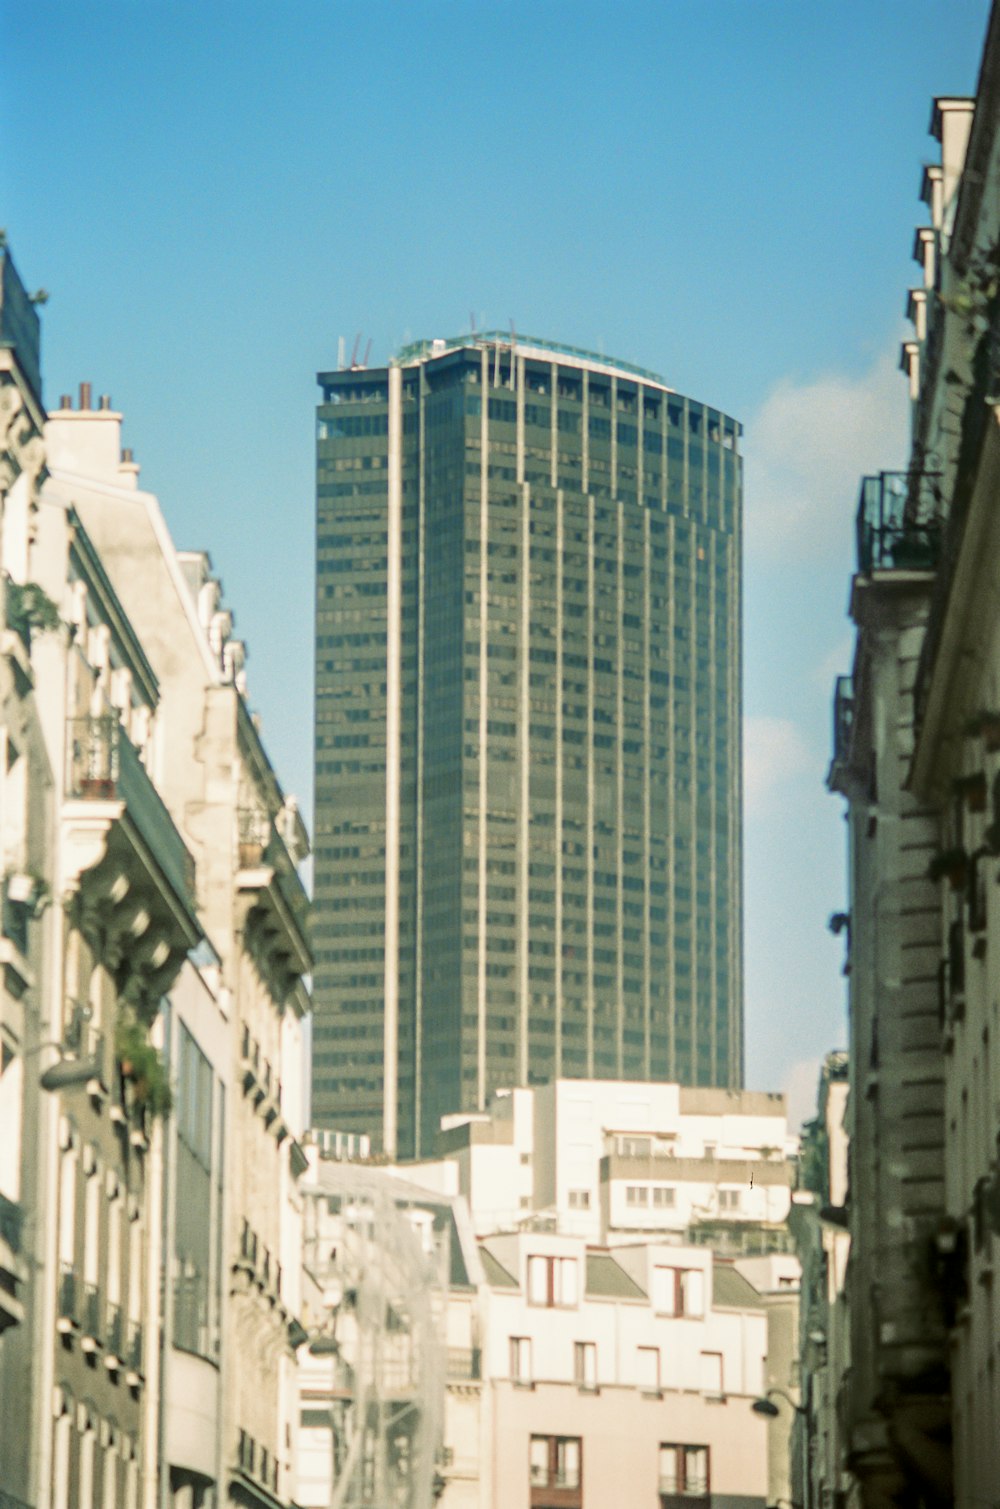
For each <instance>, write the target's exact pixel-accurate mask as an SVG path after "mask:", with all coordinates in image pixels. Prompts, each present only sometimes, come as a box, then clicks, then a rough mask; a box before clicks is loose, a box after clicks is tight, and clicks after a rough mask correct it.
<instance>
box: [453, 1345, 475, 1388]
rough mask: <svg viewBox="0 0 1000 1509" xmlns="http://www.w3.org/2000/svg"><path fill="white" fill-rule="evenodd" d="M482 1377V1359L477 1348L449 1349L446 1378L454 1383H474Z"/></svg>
mask: <svg viewBox="0 0 1000 1509" xmlns="http://www.w3.org/2000/svg"><path fill="white" fill-rule="evenodd" d="M482 1376H483V1358H482V1352H481V1350H480V1348H479V1347H449V1348H448V1377H449V1379H451V1380H452V1381H453V1382H455V1383H461V1382H467V1381H470V1380H472V1381H474V1380H476V1379H478V1378H481V1377H482Z"/></svg>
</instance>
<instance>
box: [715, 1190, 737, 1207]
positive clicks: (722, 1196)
mask: <svg viewBox="0 0 1000 1509" xmlns="http://www.w3.org/2000/svg"><path fill="white" fill-rule="evenodd" d="M741 1203H742V1197H741V1192H740V1190H738V1189H720V1190H719V1209H720V1210H739V1208H740V1205H741Z"/></svg>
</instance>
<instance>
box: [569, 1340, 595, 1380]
mask: <svg viewBox="0 0 1000 1509" xmlns="http://www.w3.org/2000/svg"><path fill="white" fill-rule="evenodd" d="M573 1377H574V1380H575V1382H576V1386H577V1388H585V1389H596V1387H597V1343H596V1342H594V1341H578V1342H575V1343H574V1345H573Z"/></svg>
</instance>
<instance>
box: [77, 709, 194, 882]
mask: <svg viewBox="0 0 1000 1509" xmlns="http://www.w3.org/2000/svg"><path fill="white" fill-rule="evenodd" d="M67 764H68V769H67V773H66V795H67V796H68V797H70V798H71V799H75V800H81V801H100V802H107V801H120V802H124V803H125V806H126V809H127V811H128V815H129V817H130V818H131V819H132V821H133V822H134V823H135V826H136V828H137V829H138V830H139V833H140V834H141V836H142V838H143V840H144V842H145V843H146V845H147V847H148V848H149V849H150V851H151V852H152V853H153V854H154V855H155V856H156V860H157V862H158V864H159V865H160V867H161V869H162V870H163V872H164V874H165V875H166V877H167V879H168V881H169V882H170V884H171V886H172V887H173V889H174V891H175V892H176V893H177V895H178V896H181V897H184V898H185V899H187V900H189V901H191V900H193V899H194V860H193V858H192V857H191V854H190V852H189V851H188V848H187V846H186V844H185V843H184V840H183V839H182V838H181V836H180V834H179V833H178V831H177V828H176V826H175V824H174V820H173V818H172V817H171V816H170V813H169V812H168V811H167V809H166V807H165V806H164V804H163V799H162V798H161V796H160V794H159V792H158V791H157V789H156V787H155V786H154V785H153V783H152V781H151V780H150V778H149V776H148V775H147V773H146V767H145V766H144V765H143V763H142V761H141V760H140V758H139V754H138V751H137V749H136V747H135V745H134V744H133V743H132V741H131V739H130V738H129V737H128V735H127V734H126V732H125V730H124V729H123V728H122V726H121V723H120V722H119V721H118V718H117V717H115V716H111V715H108V716H102V717H97V718H71V719H70V720H69V739H68V756H67Z"/></svg>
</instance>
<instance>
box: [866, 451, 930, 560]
mask: <svg viewBox="0 0 1000 1509" xmlns="http://www.w3.org/2000/svg"><path fill="white" fill-rule="evenodd" d="M857 537H858V538H857V543H858V571H859V572H860V573H861V574H862V575H868V574H869V573H870V572H872V571H933V570H934V569H935V567H936V566H937V563H938V560H939V558H940V553H941V505H940V478H939V476H938V474H937V473H936V472H879V473H878V475H877V476H874V477H862V479H861V496H860V498H859V500H858V514H857Z"/></svg>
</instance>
